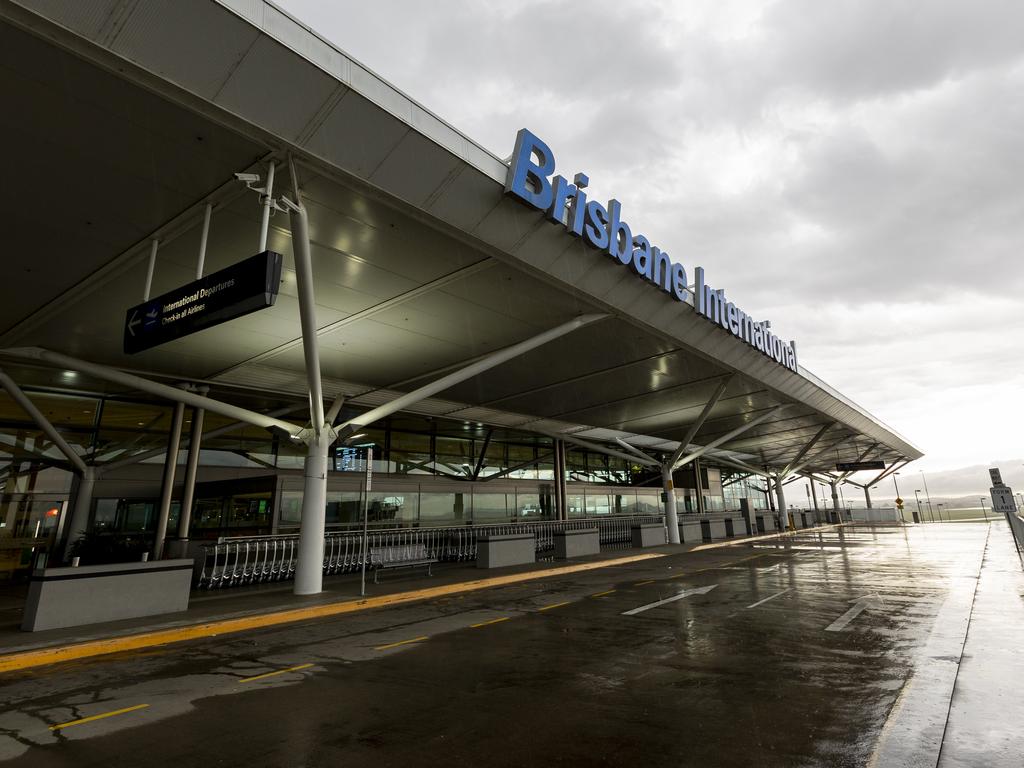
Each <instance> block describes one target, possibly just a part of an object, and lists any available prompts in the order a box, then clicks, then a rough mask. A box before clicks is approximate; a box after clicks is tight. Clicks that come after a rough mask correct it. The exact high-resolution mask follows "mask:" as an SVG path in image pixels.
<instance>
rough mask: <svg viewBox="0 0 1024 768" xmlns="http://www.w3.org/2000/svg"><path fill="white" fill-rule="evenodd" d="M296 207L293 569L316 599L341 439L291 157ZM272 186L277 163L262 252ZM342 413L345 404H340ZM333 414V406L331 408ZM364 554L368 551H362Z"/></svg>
mask: <svg viewBox="0 0 1024 768" xmlns="http://www.w3.org/2000/svg"><path fill="white" fill-rule="evenodd" d="M288 167H289V170H290V172H291V177H292V191H293V193H294V194H295V203H294V204H293V203H290V202H289V203H286V205H287V207H288V208H289V210H290V211H291V228H292V255H293V257H294V258H295V283H296V289H297V293H298V298H299V320H300V323H301V325H302V352H303V356H304V358H305V361H306V385H307V386H308V387H309V420H310V425H311V426H310V429H309V431H308V433H305V434H303V436H302V437H303V440H304V442H305V443H306V448H307V453H306V461H305V464H304V471H303V488H302V518H301V522H300V524H299V559H298V562H297V563H296V565H295V587H294V592H295V594H296V595H315V594H317V593H318V592H320V591H322V590H323V580H324V534H325V533H326V522H327V518H326V515H327V454H328V451H329V450H330V447H331V444H332V443H333V442H334V441H335V440H336V439H337V436H338V434H337V432H335V430H334V429H333V427H332V426H331V424H328V423H327V421H326V419H327V414H326V413H324V389H323V382H322V381H321V379H320V342H319V338H318V337H317V323H316V297H315V296H314V294H313V257H312V253H311V248H310V244H309V216H308V214H307V213H306V206H305V205H303V203H302V196H301V195H300V193H299V179H298V176H297V175H296V173H295V163H294V162H293V161H292V159H291V157H289V158H288ZM273 183H274V164H273V163H271V164H270V168H269V170H268V173H267V188H266V191H265V195H264V198H263V223H262V229H261V231H260V251H264V250H266V246H267V243H266V238H267V235H266V231H267V227H268V224H269V220H270V207H271V200H270V195H271V193H272V190H273ZM335 403H336V404H337V406H338V410H339V411H340V409H341V401H340V400H336V401H335ZM332 410H333V408H332ZM364 554H365V553H364Z"/></svg>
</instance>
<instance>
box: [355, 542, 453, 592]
mask: <svg viewBox="0 0 1024 768" xmlns="http://www.w3.org/2000/svg"><path fill="white" fill-rule="evenodd" d="M436 562H437V558H436V557H431V556H430V555H429V553H428V552H427V546H426V544H396V545H394V546H388V547H371V548H370V567H371V568H373V583H374V584H378V583H379V581H378V579H379V577H380V572H381V571H382V570H384V569H386V568H417V567H422V566H426V567H427V575H428V576H433V575H434V574H433V572H432V571H431V566H432V565H433V564H434V563H436Z"/></svg>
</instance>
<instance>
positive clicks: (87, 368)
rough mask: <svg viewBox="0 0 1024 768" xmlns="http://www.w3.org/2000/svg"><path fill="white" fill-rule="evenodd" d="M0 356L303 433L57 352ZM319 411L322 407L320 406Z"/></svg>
mask: <svg viewBox="0 0 1024 768" xmlns="http://www.w3.org/2000/svg"><path fill="white" fill-rule="evenodd" d="M0 354H3V355H4V356H6V357H14V358H18V359H22V360H34V361H37V362H41V363H48V364H49V365H53V366H57V367H60V368H67V369H70V370H73V371H79V372H80V373H85V374H87V375H89V376H94V377H96V378H97V379H103V380H104V381H112V382H113V383H115V384H120V385H122V386H125V387H128V388H130V389H137V390H139V391H140V392H146V393H147V394H150V395H156V396H157V397H162V398H164V399H165V400H170V401H171V402H175V403H184V404H185V405H191V406H192V407H193V408H205V409H206V410H208V411H211V412H213V413H219V414H220V415H221V416H226V417H227V418H229V419H235V420H237V421H244V422H246V423H247V424H253V425H255V426H257V427H263V428H264V429H277V430H281V431H283V432H287V433H288V434H289V435H290V436H292V437H296V438H298V437H300V436H301V433H302V431H303V427H300V426H297V425H295V424H291V423H289V422H287V421H281V420H280V419H275V418H272V417H270V416H267V415H265V414H262V413H256V412H255V411H250V410H247V409H245V408H239V407H238V406H235V405H228V404H227V403H222V402H220V401H219V400H213V399H212V398H209V397H204V396H203V395H197V394H196V393H194V392H187V391H185V390H184V389H180V388H178V387H171V386H168V385H167V384H158V383H157V382H155V381H150V380H149V379H144V378H142V377H141V376H136V375H135V374H132V373H125V372H124V371H119V370H117V369H116V368H110V367H109V366H106V365H98V364H97V363H89V362H86V361H85V360H79V359H78V358H75V357H70V356H69V355H63V354H61V353H60V352H51V351H49V350H46V349H42V348H41V347H15V348H12V349H4V350H0ZM320 407H321V409H322V408H323V404H322V403H321V405H320Z"/></svg>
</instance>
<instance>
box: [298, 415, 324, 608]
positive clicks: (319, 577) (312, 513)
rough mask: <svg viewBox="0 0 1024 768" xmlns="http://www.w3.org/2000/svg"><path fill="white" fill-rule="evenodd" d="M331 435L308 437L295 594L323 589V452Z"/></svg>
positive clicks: (314, 592) (307, 593) (310, 592)
mask: <svg viewBox="0 0 1024 768" xmlns="http://www.w3.org/2000/svg"><path fill="white" fill-rule="evenodd" d="M331 442H332V439H331V436H330V435H329V433H328V432H326V431H321V432H320V434H318V435H316V436H313V437H310V439H309V442H308V444H307V452H306V462H305V465H304V470H303V481H304V482H303V487H302V521H301V523H300V528H299V560H298V562H297V563H296V565H295V589H294V593H295V594H296V595H315V594H317V593H319V592H321V591H322V590H323V583H324V533H325V531H326V525H327V452H328V449H329V448H330V446H331Z"/></svg>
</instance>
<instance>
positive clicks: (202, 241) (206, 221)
mask: <svg viewBox="0 0 1024 768" xmlns="http://www.w3.org/2000/svg"><path fill="white" fill-rule="evenodd" d="M212 213H213V203H207V204H206V207H205V208H203V229H202V232H201V233H200V235H199V257H198V258H197V259H196V280H198V279H199V278H201V277H202V276H203V268H204V267H205V266H206V243H207V242H208V241H209V239H210V215H211V214H212ZM261 252H262V251H261Z"/></svg>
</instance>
